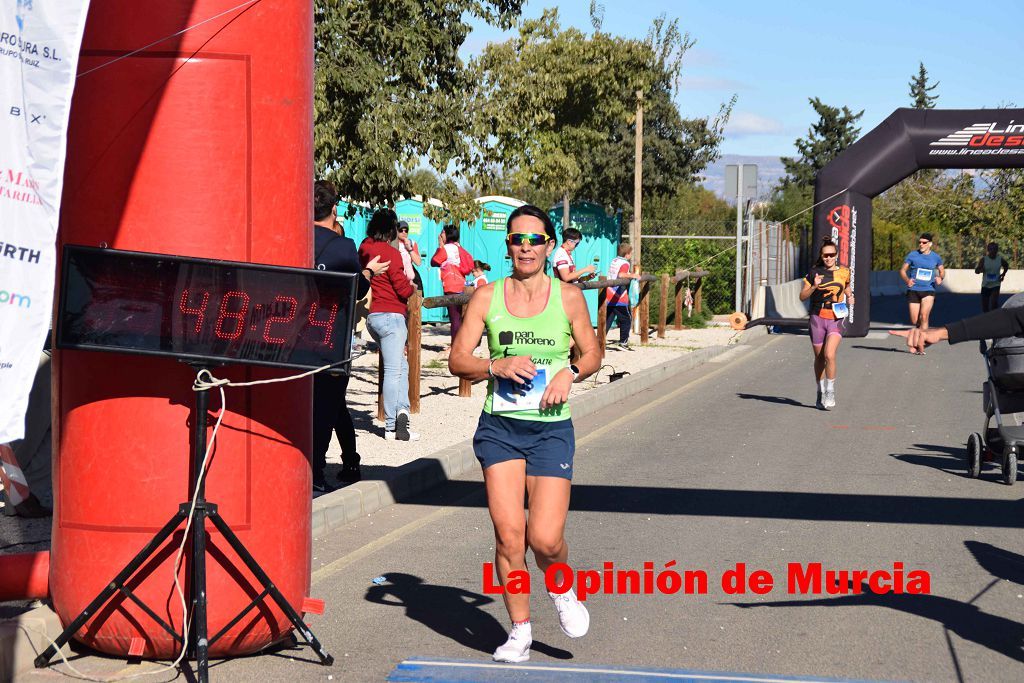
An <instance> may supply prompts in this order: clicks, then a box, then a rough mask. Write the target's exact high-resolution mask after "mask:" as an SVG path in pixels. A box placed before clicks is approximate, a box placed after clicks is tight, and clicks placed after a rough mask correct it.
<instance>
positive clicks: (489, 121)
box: [472, 7, 728, 207]
mask: <svg viewBox="0 0 1024 683" xmlns="http://www.w3.org/2000/svg"><path fill="white" fill-rule="evenodd" d="M593 9H594V8H593V7H592V16H594V15H595V12H594V11H593ZM594 18H595V20H594V24H595V28H596V30H595V32H594V33H593V34H591V35H587V34H585V33H583V32H582V31H579V30H577V29H574V28H569V29H564V30H563V29H562V28H561V27H560V25H559V23H558V13H557V11H556V10H546V11H545V12H544V14H543V16H542V17H541V18H539V19H535V20H529V21H525V22H523V24H522V25H521V27H520V32H519V36H517V37H515V38H513V39H511V40H509V41H507V42H505V43H499V44H491V45H489V46H488V47H487V49H486V50H484V52H483V54H482V55H481V56H480V57H479V58H478V59H476V60H474V62H473V64H472V68H473V70H474V73H475V74H476V78H475V80H476V82H477V86H478V87H477V90H476V92H475V95H474V98H473V111H472V114H473V117H474V132H475V136H476V141H477V148H476V156H475V158H474V163H475V168H476V169H477V170H478V182H479V183H480V184H481V185H482V186H488V185H493V184H494V182H495V178H497V177H499V176H501V177H503V178H504V182H505V183H506V184H507V185H510V186H512V187H533V188H536V192H537V193H538V194H539V195H541V196H542V197H546V198H547V202H551V201H554V200H556V199H558V198H561V197H562V196H565V195H569V196H577V195H583V196H585V197H586V198H588V199H591V200H593V201H597V202H599V203H602V204H605V205H609V206H617V207H624V206H631V205H632V184H633V170H632V169H633V150H634V132H633V131H634V130H635V120H634V119H635V110H636V104H637V99H636V93H637V91H641V92H643V94H644V95H643V96H644V101H645V113H644V124H645V126H644V129H645V130H644V141H645V175H644V183H645V188H646V187H647V186H648V183H651V184H653V186H654V187H657V188H658V189H659V190H663V191H666V192H667V191H671V190H672V189H673V188H674V187H675V186H676V185H678V184H679V182H681V181H684V180H689V179H692V178H693V177H694V176H695V175H696V174H697V173H698V172H699V171H700V170H702V169H703V168H704V166H706V165H707V163H709V162H710V161H713V160H714V159H715V158H717V154H718V144H719V143H720V142H721V129H722V126H723V125H724V121H725V118H726V117H727V116H728V108H724V109H723V111H722V112H720V114H719V117H718V118H717V119H715V120H714V121H709V120H708V119H697V120H684V119H683V118H682V117H681V116H680V115H679V112H678V109H677V108H676V106H675V104H674V103H673V102H672V98H671V95H672V92H673V89H674V87H675V83H676V80H677V79H678V75H679V69H680V65H681V58H682V55H683V54H684V53H685V52H686V50H688V49H689V48H690V47H691V46H692V45H693V41H692V40H691V39H690V37H689V36H688V35H686V34H683V33H681V32H680V30H679V28H678V22H677V21H667V20H665V19H664V18H662V19H659V20H658V21H656V22H655V24H654V26H653V27H652V29H651V32H650V34H649V36H648V38H647V40H633V39H625V38H620V37H616V36H612V35H610V34H608V33H604V32H602V31H601V30H600V20H599V18H598V17H596V16H595V17H594ZM648 169H649V170H648Z"/></svg>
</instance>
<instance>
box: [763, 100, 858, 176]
mask: <svg viewBox="0 0 1024 683" xmlns="http://www.w3.org/2000/svg"><path fill="white" fill-rule="evenodd" d="M808 101H809V102H810V103H811V106H812V107H813V108H814V111H815V113H817V115H818V121H817V122H816V123H815V124H813V125H812V126H811V127H810V129H809V130H808V131H807V136H806V137H803V138H798V139H797V140H796V142H795V144H796V150H797V152H799V156H798V157H796V158H789V157H783V159H782V164H783V166H784V167H785V169H786V174H787V175H786V177H785V178H784V179H783V183H784V184H787V185H788V184H794V183H795V184H797V185H803V186H811V185H814V178H815V176H816V175H817V173H818V171H820V170H821V169H822V168H824V167H825V165H826V164H828V163H829V162H830V161H832V160H833V159H835V158H836V157H837V156H838V155H839V153H840V152H842V151H843V150H844V149H846V148H847V147H849V146H850V145H852V144H853V143H854V142H855V141H856V140H857V137H858V136H859V135H860V128H859V127H858V126H857V125H856V124H857V121H859V120H860V117H861V116H863V115H864V110H863V109H862V110H860V111H859V112H857V113H856V114H854V113H853V112H852V111H850V109H849V108H848V107H845V106H844V107H843V108H842V109H839V108H837V107H832V106H829V105H827V104H825V103H824V102H822V101H821V100H820V99H818V98H817V97H812V98H809V100H808Z"/></svg>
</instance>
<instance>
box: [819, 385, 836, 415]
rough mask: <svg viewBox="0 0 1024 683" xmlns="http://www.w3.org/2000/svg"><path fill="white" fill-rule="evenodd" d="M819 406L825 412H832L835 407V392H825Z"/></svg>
mask: <svg viewBox="0 0 1024 683" xmlns="http://www.w3.org/2000/svg"><path fill="white" fill-rule="evenodd" d="M821 406H822V408H824V409H825V410H832V409H833V408H835V407H836V392H835V390H832V391H829V390H828V389H826V390H825V393H824V394H823V395H822V397H821Z"/></svg>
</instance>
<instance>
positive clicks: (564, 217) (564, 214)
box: [562, 192, 572, 235]
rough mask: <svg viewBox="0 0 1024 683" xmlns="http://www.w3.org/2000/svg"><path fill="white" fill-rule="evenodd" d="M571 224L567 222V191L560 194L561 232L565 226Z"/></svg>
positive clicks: (568, 226)
mask: <svg viewBox="0 0 1024 683" xmlns="http://www.w3.org/2000/svg"><path fill="white" fill-rule="evenodd" d="M571 227H572V224H571V223H570V222H569V193H568V192H566V193H565V194H564V195H562V234H563V235H564V234H565V229H566V228H571Z"/></svg>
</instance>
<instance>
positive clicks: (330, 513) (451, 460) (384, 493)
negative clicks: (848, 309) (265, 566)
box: [312, 326, 768, 538]
mask: <svg viewBox="0 0 1024 683" xmlns="http://www.w3.org/2000/svg"><path fill="white" fill-rule="evenodd" d="M767 334H768V330H767V328H765V327H761V326H759V327H756V328H752V329H749V330H745V331H743V332H741V333H739V334H738V336H737V337H736V341H737V344H744V343H749V341H750V340H751V339H754V338H756V337H760V336H764V335H767ZM737 344H730V345H728V346H709V347H705V348H703V349H697V350H696V351H693V352H691V353H688V354H686V355H685V356H683V357H681V358H679V359H677V360H674V361H671V362H669V363H663V364H661V365H656V366H654V367H651V368H647V369H645V370H641V371H639V372H637V373H635V374H632V375H628V376H626V377H624V378H622V379H621V380H619V381H617V382H612V383H610V384H606V385H604V386H602V387H597V388H595V389H592V390H590V391H588V392H587V393H585V394H583V395H582V396H580V397H579V398H576V399H574V400H573V403H572V412H573V415H574V416H575V417H583V416H585V415H590V414H592V413H595V412H597V411H599V410H602V409H603V408H607V407H608V406H610V405H612V404H615V403H618V402H620V401H623V400H625V399H627V398H629V397H630V396H633V395H635V394H638V393H640V392H642V391H646V390H648V389H650V388H651V387H653V386H655V385H657V384H660V383H661V382H664V381H666V380H669V379H671V378H672V377H675V376H676V375H679V374H681V373H683V372H686V371H687V370H692V369H693V368H695V367H697V366H698V365H702V364H704V363H706V362H708V361H710V360H711V359H713V358H716V357H717V356H721V355H722V354H724V353H726V352H727V351H730V350H732V349H734V348H735V347H736V346H737ZM477 466H478V465H477V461H476V456H474V455H473V442H472V440H471V439H467V440H465V441H462V442H461V443H457V444H454V445H452V446H448V447H447V448H443V449H441V450H439V451H437V452H436V453H433V454H432V455H430V456H429V457H424V458H418V459H416V460H413V461H412V462H410V463H406V464H405V465H401V466H400V467H397V468H395V469H394V470H393V471H390V472H389V474H388V476H387V478H386V479H375V480H372V481H361V482H358V483H356V484H352V485H350V486H346V487H345V488H343V489H339V490H337V491H334V492H333V493H328V494H326V495H323V496H320V497H318V498H317V499H316V500H314V501H313V519H312V533H313V537H314V538H317V537H320V536H323V535H324V534H326V533H327V532H329V531H332V530H334V529H337V528H339V527H342V526H344V525H345V524H348V523H349V522H352V521H353V520H356V519H359V518H360V517H365V516H366V515H369V514H370V513H373V512H376V511H377V510H380V509H381V508H384V507H387V506H388V505H393V504H394V503H400V502H402V501H406V500H409V499H411V498H412V497H413V496H416V495H418V494H421V493H423V492H425V491H427V490H429V489H431V488H433V487H435V486H439V485H440V484H443V483H444V482H446V481H448V480H449V479H454V478H455V477H457V476H459V475H460V474H462V473H463V472H467V471H469V470H470V468H473V467H477Z"/></svg>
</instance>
